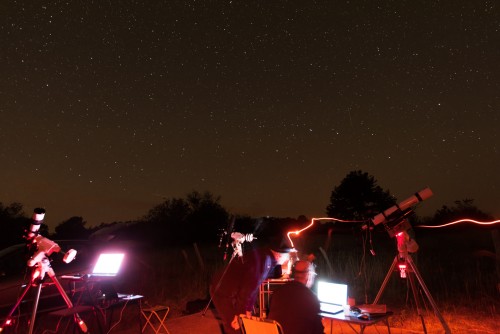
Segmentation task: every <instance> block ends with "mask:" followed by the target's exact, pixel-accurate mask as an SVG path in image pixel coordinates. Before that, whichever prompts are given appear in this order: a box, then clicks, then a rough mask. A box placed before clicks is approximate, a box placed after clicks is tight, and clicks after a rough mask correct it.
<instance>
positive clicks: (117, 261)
mask: <svg viewBox="0 0 500 334" xmlns="http://www.w3.org/2000/svg"><path fill="white" fill-rule="evenodd" d="M124 258H125V254H123V253H101V254H100V255H99V258H98V259H97V262H96V263H95V265H94V269H93V270H92V273H91V274H90V275H89V277H90V278H92V277H93V278H99V277H115V276H116V275H117V274H118V272H119V271H120V267H121V265H122V262H123V259H124Z"/></svg>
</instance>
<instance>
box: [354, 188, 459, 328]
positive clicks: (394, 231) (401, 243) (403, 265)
mask: <svg viewBox="0 0 500 334" xmlns="http://www.w3.org/2000/svg"><path fill="white" fill-rule="evenodd" d="M432 195H433V193H432V191H431V189H430V188H425V189H423V190H421V191H419V192H417V193H415V194H414V195H412V196H410V197H409V198H407V199H405V200H404V201H402V202H400V203H399V204H396V205H394V206H392V207H390V208H388V209H387V210H385V211H384V212H382V213H380V214H378V215H376V216H375V217H374V218H373V219H372V220H371V222H372V223H373V225H378V224H382V225H384V227H385V229H386V231H387V233H388V234H389V236H391V237H395V238H396V245H397V248H398V254H397V255H396V256H395V257H394V260H393V262H392V265H391V267H390V268H389V271H388V272H387V275H386V276H385V278H384V281H383V283H382V285H381V287H380V289H379V291H378V293H377V296H376V297H375V300H374V302H373V304H378V302H379V300H380V298H381V296H382V294H383V292H384V290H385V287H386V286H387V283H388V282H389V279H390V278H391V275H392V273H393V272H394V271H396V270H399V273H400V277H401V278H408V280H409V282H410V286H411V290H412V293H413V299H414V300H415V306H416V308H417V313H418V316H419V317H420V319H421V322H422V327H423V330H424V333H427V329H426V326H425V322H424V318H423V315H422V313H421V309H420V299H419V294H418V290H417V285H416V283H415V277H416V279H417V282H418V284H419V285H420V288H421V289H422V290H423V291H424V294H425V296H426V297H427V300H428V301H429V303H430V304H431V305H432V308H433V310H434V314H435V315H436V316H437V318H438V319H439V321H440V322H441V325H442V326H443V328H444V330H445V333H446V334H450V333H451V330H450V328H449V327H448V324H447V323H446V321H445V320H444V318H443V316H442V315H441V313H440V312H439V310H438V308H437V305H436V302H435V301H434V299H433V298H432V295H431V293H430V292H429V289H428V288H427V286H426V285H425V282H424V280H423V278H422V276H421V275H420V273H419V271H418V269H417V266H416V265H415V263H414V262H413V259H412V257H411V255H410V253H415V252H417V251H418V247H419V246H418V244H417V243H416V241H415V240H414V239H412V238H411V236H410V234H409V231H410V230H411V229H412V226H411V224H410V222H409V221H408V218H407V217H408V216H409V215H410V214H411V213H412V212H413V208H412V207H413V206H414V205H416V204H418V203H419V202H422V201H424V200H426V199H428V198H429V197H431V196H432ZM363 228H367V226H364V227H363Z"/></svg>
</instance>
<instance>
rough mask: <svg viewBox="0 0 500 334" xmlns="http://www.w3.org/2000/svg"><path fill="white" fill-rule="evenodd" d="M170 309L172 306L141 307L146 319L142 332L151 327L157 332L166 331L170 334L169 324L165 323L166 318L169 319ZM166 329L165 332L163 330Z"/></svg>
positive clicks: (156, 333) (158, 333) (166, 333)
mask: <svg viewBox="0 0 500 334" xmlns="http://www.w3.org/2000/svg"><path fill="white" fill-rule="evenodd" d="M168 311H170V308H169V307H168V306H161V305H159V306H153V307H148V308H141V313H142V315H143V316H144V319H146V323H145V324H144V326H143V327H142V331H141V332H142V333H144V332H145V331H146V329H147V328H148V325H149V327H150V328H151V329H152V330H153V332H154V333H155V334H160V333H165V334H170V333H169V331H168V329H167V325H165V320H166V319H167V314H168ZM162 330H165V332H161V331H162Z"/></svg>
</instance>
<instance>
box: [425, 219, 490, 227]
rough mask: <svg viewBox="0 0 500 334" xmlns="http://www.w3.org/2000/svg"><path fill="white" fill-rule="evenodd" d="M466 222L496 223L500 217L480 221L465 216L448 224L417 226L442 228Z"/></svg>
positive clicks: (479, 223)
mask: <svg viewBox="0 0 500 334" xmlns="http://www.w3.org/2000/svg"><path fill="white" fill-rule="evenodd" d="M465 222H469V223H473V224H477V225H495V224H498V223H500V219H498V220H492V221H486V222H482V221H478V220H474V219H469V218H464V219H459V220H455V221H452V222H449V223H446V224H443V225H437V226H431V225H419V226H416V227H422V228H440V227H446V226H451V225H455V224H460V223H465Z"/></svg>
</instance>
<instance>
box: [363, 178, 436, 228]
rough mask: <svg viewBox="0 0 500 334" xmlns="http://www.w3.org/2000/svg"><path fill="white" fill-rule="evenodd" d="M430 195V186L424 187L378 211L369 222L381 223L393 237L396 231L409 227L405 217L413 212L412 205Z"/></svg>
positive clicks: (375, 224)
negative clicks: (382, 210)
mask: <svg viewBox="0 0 500 334" xmlns="http://www.w3.org/2000/svg"><path fill="white" fill-rule="evenodd" d="M432 195H433V194H432V190H431V189H430V188H424V189H422V190H420V191H418V192H416V193H415V194H413V195H412V196H410V197H408V198H407V199H405V200H403V201H401V202H400V203H398V204H395V205H393V206H391V207H390V208H388V209H386V210H385V211H384V212H381V213H379V214H378V215H376V216H375V217H373V218H372V219H371V222H372V223H373V225H374V226H377V225H379V224H383V225H384V227H385V229H386V230H387V232H388V233H389V235H390V236H391V237H393V236H394V235H395V234H396V233H398V232H400V231H402V230H407V229H408V228H410V226H409V223H408V222H407V220H406V217H407V216H408V215H409V214H410V213H412V212H413V210H412V207H413V206H415V205H416V204H418V203H420V202H423V201H425V200H426V199H428V198H429V197H431V196H432ZM367 227H368V226H367V225H364V226H363V227H362V228H363V229H366V228H367Z"/></svg>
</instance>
